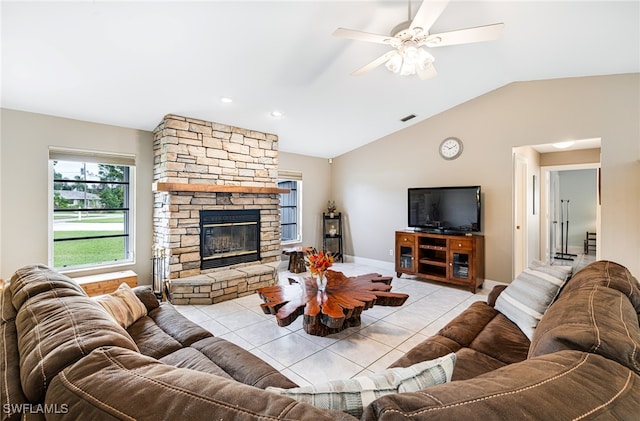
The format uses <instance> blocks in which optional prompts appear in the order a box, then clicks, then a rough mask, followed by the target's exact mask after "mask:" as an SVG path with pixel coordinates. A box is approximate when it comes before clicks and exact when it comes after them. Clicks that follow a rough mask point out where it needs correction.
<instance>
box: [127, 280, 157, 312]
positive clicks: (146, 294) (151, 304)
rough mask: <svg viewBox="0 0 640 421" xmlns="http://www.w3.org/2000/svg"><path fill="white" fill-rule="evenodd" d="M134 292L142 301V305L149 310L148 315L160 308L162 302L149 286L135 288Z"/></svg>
mask: <svg viewBox="0 0 640 421" xmlns="http://www.w3.org/2000/svg"><path fill="white" fill-rule="evenodd" d="M133 292H135V294H136V297H138V299H139V300H140V301H142V304H144V306H145V307H146V308H147V313H148V312H150V311H151V310H153V309H156V308H158V307H160V302H159V301H158V299H157V298H156V295H155V294H154V293H153V291H152V290H151V287H149V286H139V287H135V288H133Z"/></svg>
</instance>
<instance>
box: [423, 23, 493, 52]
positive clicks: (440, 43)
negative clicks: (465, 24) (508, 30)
mask: <svg viewBox="0 0 640 421" xmlns="http://www.w3.org/2000/svg"><path fill="white" fill-rule="evenodd" d="M503 28H504V23H495V24H493V25H486V26H478V27H475V28H468V29H460V30H457V31H451V32H443V33H441V34H432V35H429V37H428V38H427V39H426V40H425V41H424V42H422V44H424V45H426V46H427V47H445V46H448V45H457V44H468V43H472V42H482V41H492V40H495V39H498V38H500V35H501V34H502V29H503Z"/></svg>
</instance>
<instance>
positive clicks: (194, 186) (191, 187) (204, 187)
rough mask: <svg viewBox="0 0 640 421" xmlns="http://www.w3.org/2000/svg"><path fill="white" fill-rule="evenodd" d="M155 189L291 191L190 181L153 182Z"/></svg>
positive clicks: (171, 190)
mask: <svg viewBox="0 0 640 421" xmlns="http://www.w3.org/2000/svg"><path fill="white" fill-rule="evenodd" d="M153 191H166V192H194V193H253V194H281V193H289V189H281V188H278V187H248V186H220V185H217V184H189V183H165V182H157V183H153Z"/></svg>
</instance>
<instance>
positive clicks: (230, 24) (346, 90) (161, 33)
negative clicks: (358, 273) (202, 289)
mask: <svg viewBox="0 0 640 421" xmlns="http://www.w3.org/2000/svg"><path fill="white" fill-rule="evenodd" d="M419 5H420V2H413V10H414V11H415V10H417V8H418V7H419ZM1 12H2V97H1V100H2V102H1V105H2V107H5V108H11V109H17V110H24V111H30V112H36V113H43V114H50V115H55V116H62V117H68V118H73V119H80V120H87V121H93V122H99V123H105V124H111V125H117V126H123V127H131V128H138V129H144V130H153V129H154V127H155V126H156V125H157V124H158V123H159V122H160V121H161V120H162V117H163V116H164V115H166V114H178V115H183V116H187V117H193V118H198V119H203V120H208V121H215V122H219V123H224V124H230V125H235V126H240V127H244V128H248V129H253V130H259V131H265V132H269V133H275V134H277V135H278V136H279V137H280V150H281V151H286V152H293V153H300V154H304V155H312V156H319V157H326V158H329V157H335V156H338V155H340V154H343V153H345V152H347V151H350V150H352V149H355V148H357V147H359V146H362V145H364V144H366V143H369V142H372V141H374V140H376V139H379V138H380V137H382V136H385V135H387V134H390V133H392V132H395V131H397V130H399V129H401V128H403V127H407V126H408V125H411V124H415V123H416V122H419V121H421V120H424V119H426V118H428V117H430V116H433V115H435V114H437V113H440V112H442V111H444V110H446V109H449V108H451V107H453V106H455V105H458V104H460V103H463V102H465V101H468V100H470V99H472V98H474V97H477V96H479V95H482V94H484V93H486V92H489V91H492V90H494V89H497V88H499V87H501V86H504V85H506V84H509V83H511V82H515V81H527V80H537V79H549V78H564V77H577V76H591V75H603V74H618V73H636V72H640V1H638V0H636V1H623V2H614V1H599V2H598V1H562V2H560V1H553V2H543V1H528V2H524V1H497V2H489V1H467V2H463V1H452V2H451V3H450V4H449V5H448V7H447V8H446V9H445V11H444V13H443V14H442V15H441V16H440V18H439V19H438V20H437V21H436V23H435V25H434V26H433V28H432V31H431V32H432V33H437V32H445V31H450V30H455V29H461V28H467V27H474V26H480V25H486V24H492V23H498V22H504V23H505V29H504V32H503V34H502V38H501V39H500V40H498V41H492V42H486V43H478V44H469V45H458V46H450V47H441V48H432V49H431V50H430V52H431V53H432V54H433V55H434V56H435V58H436V62H435V65H436V68H437V70H438V72H439V75H438V76H437V77H436V78H434V79H430V80H426V81H421V80H419V79H418V78H417V77H415V76H414V77H403V76H398V75H394V74H392V73H390V72H389V71H388V70H386V68H385V67H384V66H380V67H378V68H376V69H375V70H373V71H371V72H369V73H367V74H365V75H363V76H360V77H354V76H350V75H349V74H350V73H351V72H352V71H354V70H356V69H358V68H360V67H361V66H363V65H365V64H366V63H368V62H370V61H372V60H373V59H375V58H377V57H379V56H380V55H382V54H383V53H384V52H386V51H387V50H388V48H389V47H386V46H384V45H379V44H369V43H364V42H358V41H351V40H345V39H339V38H335V37H332V36H331V34H332V32H333V31H334V30H335V29H336V28H337V27H345V28H350V29H357V30H363V31H367V32H373V33H380V34H387V33H389V31H390V30H391V29H392V28H393V27H394V26H395V25H396V24H398V23H400V22H402V21H404V20H406V18H407V3H406V1H404V0H400V1H295V2H294V1H255V2H247V1H238V0H235V1H194V2H179V1H174V2H171V1H155V2H154V1H138V2H115V1H100V0H95V1H75V2H56V1H45V2H38V3H36V2H29V1H4V0H3V1H2V10H1ZM222 96H228V97H231V98H232V99H233V100H234V102H233V103H231V104H224V103H222V102H220V101H219V99H220V97H222ZM274 109H277V110H280V111H281V112H283V113H284V117H283V118H279V119H274V118H272V117H270V115H269V113H270V112H271V111H272V110H274ZM412 113H413V114H416V115H417V117H416V118H414V119H413V120H411V121H410V122H407V123H402V122H400V119H401V118H402V117H405V116H407V115H408V114H412Z"/></svg>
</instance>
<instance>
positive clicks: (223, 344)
mask: <svg viewBox="0 0 640 421" xmlns="http://www.w3.org/2000/svg"><path fill="white" fill-rule="evenodd" d="M191 346H192V347H193V348H195V349H197V350H198V351H200V352H202V353H203V354H204V355H206V356H207V358H209V359H210V360H211V361H213V362H214V363H215V364H216V365H217V366H218V367H220V368H222V369H223V370H224V371H225V372H226V373H228V374H229V375H230V376H231V377H233V378H234V379H235V380H237V381H239V382H241V383H244V384H248V385H250V386H255V387H258V388H260V389H264V388H267V387H269V386H274V387H281V388H283V389H291V388H292V387H297V386H298V385H297V384H295V383H294V382H292V381H291V380H289V379H288V378H287V377H286V376H284V375H283V374H282V373H280V372H279V371H278V370H276V369H275V368H273V367H272V366H271V365H269V364H268V363H267V362H265V361H263V360H262V359H260V358H258V357H257V356H255V355H253V354H252V353H250V352H249V351H247V350H245V349H243V348H241V347H239V346H238V345H236V344H234V343H232V342H229V341H227V340H225V339H222V338H216V337H209V338H204V339H201V340H199V341H198V342H195V343H194V344H192V345H191Z"/></svg>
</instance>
